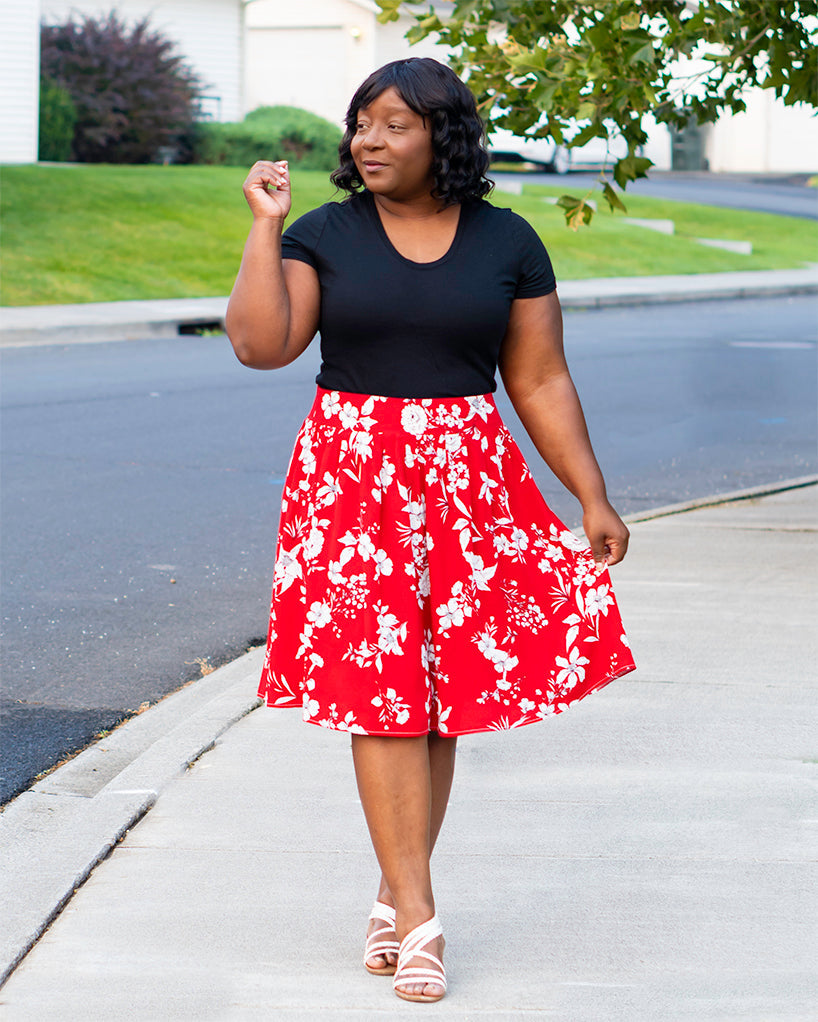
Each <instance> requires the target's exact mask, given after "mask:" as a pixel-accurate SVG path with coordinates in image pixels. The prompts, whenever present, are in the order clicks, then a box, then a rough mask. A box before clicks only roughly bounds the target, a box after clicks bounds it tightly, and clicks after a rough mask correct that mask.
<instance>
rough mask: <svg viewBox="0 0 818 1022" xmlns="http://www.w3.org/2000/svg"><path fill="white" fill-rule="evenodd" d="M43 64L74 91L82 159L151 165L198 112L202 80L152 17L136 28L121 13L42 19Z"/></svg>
mask: <svg viewBox="0 0 818 1022" xmlns="http://www.w3.org/2000/svg"><path fill="white" fill-rule="evenodd" d="M41 68H42V73H43V75H45V76H47V77H49V78H51V79H53V80H54V81H55V82H56V83H57V84H58V85H59V86H61V87H62V88H64V89H66V90H67V91H68V92H69V93H70V95H71V98H72V100H73V102H74V105H75V107H76V111H77V121H76V126H75V130H74V138H73V151H74V156H75V158H76V159H78V160H81V161H85V162H88V163H148V162H150V161H151V160H154V159H156V158H157V156H158V153H159V150H160V148H162V147H175V146H176V143H177V140H178V138H179V137H180V136H181V135H183V134H184V132H185V131H189V129H190V125H191V124H192V122H193V120H194V118H195V114H196V101H197V96H198V89H199V83H198V79H197V78H196V76H195V75H194V74H193V72H192V71H191V70H190V68H189V67H188V66H187V65H186V64H185V63H184V61H183V59H182V57H181V56H179V55H177V54H176V53H175V52H174V44H173V43H172V42H170V41H169V40H168V39H165V38H164V36H162V35H161V34H160V33H158V32H154V31H153V30H152V29H151V28H150V26H149V23H148V19H147V18H145V19H144V20H142V21H139V22H137V23H136V24H134V25H133V27H132V28H128V26H127V25H126V23H125V22H124V21H122V20H120V18H119V17H118V16H117V14H116V13H115V12H112V13H111V14H109V15H107V16H103V17H100V18H99V19H94V18H91V17H82V18H79V19H78V20H76V21H75V20H73V19H71V20H69V21H67V22H65V23H64V24H61V25H43V26H42V27H41Z"/></svg>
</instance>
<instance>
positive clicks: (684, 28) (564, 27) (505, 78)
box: [378, 0, 818, 230]
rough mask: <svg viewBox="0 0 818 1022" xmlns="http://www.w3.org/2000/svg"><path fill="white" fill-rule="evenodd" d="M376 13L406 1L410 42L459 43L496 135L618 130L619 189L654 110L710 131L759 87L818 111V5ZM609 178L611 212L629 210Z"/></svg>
mask: <svg viewBox="0 0 818 1022" xmlns="http://www.w3.org/2000/svg"><path fill="white" fill-rule="evenodd" d="M378 5H379V6H380V8H381V13H380V14H379V15H378V17H379V20H380V21H382V22H387V21H391V20H396V19H397V18H398V12H399V9H400V8H401V7H403V8H404V9H406V10H408V11H410V12H411V13H412V14H413V16H414V19H415V24H414V25H413V26H412V27H411V28H410V29H409V31H408V32H407V39H408V40H409V41H410V42H411V43H414V42H417V41H418V40H420V39H424V38H426V37H427V36H431V35H437V36H438V37H439V41H440V42H441V43H443V44H445V45H447V46H449V47H451V48H452V56H451V58H450V63H451V65H452V67H453V68H454V69H455V71H457V72H458V74H461V75H463V76H464V77H465V78H466V81H467V83H468V85H469V87H470V88H471V89H472V91H473V92H474V94H475V97H476V99H477V102H478V107H479V109H480V110H481V112H482V114H483V116H484V117H485V118H486V119H487V120H488V121H489V123H490V126H491V127H501V128H508V129H510V130H511V131H513V132H514V133H515V134H517V135H525V136H528V137H531V138H546V137H550V138H553V139H554V141H555V142H557V143H558V144H560V145H565V146H567V147H569V148H571V147H574V146H581V145H584V144H585V143H587V142H588V141H590V140H591V139H593V138H603V139H610V138H612V137H614V136H615V135H619V136H621V137H622V139H624V141H625V142H626V143H627V155H626V156H624V157H623V158H621V159H619V160H617V161H616V162H615V164H614V166H613V170H612V174H613V179H614V182H615V183H616V185H618V186H619V188H621V189H623V190H624V189H625V188H626V187H627V184H628V182H629V181H633V180H636V179H637V178H640V177H645V176H646V174H647V172H648V169H649V168H650V167H651V166H652V163H651V161H650V160H648V159H647V158H645V157H642V156H640V155H639V154H638V151H639V147H640V146H641V145H643V144H644V143H645V141H646V140H647V135H646V133H645V130H644V127H643V120H644V118H645V117H646V115H648V114H651V115H652V116H653V117H654V118H655V120H656V121H657V122H658V123H660V124H667V125H669V126H674V127H678V128H681V127H683V126H684V125H685V124H686V123H687V122H688V121H689V120H691V119H695V120H696V121H698V122H699V123H709V122H712V121H715V120H716V119H717V118H718V116H719V115H720V114H721V113H722V112H723V111H726V110H729V111H732V112H739V111H742V110H744V109H745V103H744V100H743V98H742V94H743V93H744V92H745V90H746V89H747V88H749V87H751V86H759V87H761V88H764V89H771V90H773V92H774V93H775V95H776V96H779V97H781V98H782V99H783V100H784V102H785V103H786V104H794V103H801V102H804V103H809V104H811V105H812V106H818V90H817V87H816V82H818V49H816V43H818V31H817V27H818V0H596V2H593V0H454V3H453V4H451V5H447V6H450V8H451V9H450V11H449V13H448V14H444V13H443V12H442V10H441V9H435V6H434V5H433V6H430V5H429V4H428V3H420V2H403V0H378ZM418 7H423V8H424V10H423V11H420V12H418V11H414V10H412V9H413V8H418ZM438 8H439V5H438ZM679 62H681V64H680V63H679ZM600 179H601V185H602V190H603V194H604V197H605V199H606V200H607V202H608V205H609V206H610V207H611V210H615V209H622V210H624V208H625V207H624V204H623V203H622V200H621V198H620V195H619V193H618V191H617V189H616V188H615V187H614V186H613V184H612V183H611V182H610V181H609V180H608V177H607V174H606V173H605V172H604V171H603V173H602V175H601V176H600ZM560 205H562V206H563V208H564V209H565V215H566V220H567V222H568V224H569V226H571V227H573V228H574V229H575V230H576V229H577V227H578V226H579V225H580V224H581V223H590V220H591V217H592V215H593V210H592V207H591V206H590V205H589V204H588V202H587V196H586V198H585V199H574V198H572V197H571V196H563V197H562V199H560Z"/></svg>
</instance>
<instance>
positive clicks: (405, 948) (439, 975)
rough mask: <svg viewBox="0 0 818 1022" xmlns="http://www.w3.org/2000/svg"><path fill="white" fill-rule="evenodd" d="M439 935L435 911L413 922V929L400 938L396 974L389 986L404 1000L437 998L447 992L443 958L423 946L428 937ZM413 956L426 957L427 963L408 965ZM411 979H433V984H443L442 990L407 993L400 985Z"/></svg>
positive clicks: (432, 999)
mask: <svg viewBox="0 0 818 1022" xmlns="http://www.w3.org/2000/svg"><path fill="white" fill-rule="evenodd" d="M442 936H443V928H442V927H441V925H440V920H439V919H438V918H437V916H436V915H435V916H432V918H431V919H427V920H426V922H425V923H421V924H420V926H416V927H415V928H414V930H410V931H409V932H408V933H407V934H406V936H405V937H404V938H403V940H402V941H401V942H400V950H399V951H398V968H397V971H396V972H395V978H394V979H393V980H392V989H393V990H394V991H395V993H396V994H397V995H398V997H402V998H403V999H404V1001H439V1000H441V998H442V997H443V996H444V994H445V993H446V970H445V969H444V968H443V962H441V960H440V959H439V958H437V957H436V956H435V955H433V954H432V953H431V952H430V951H423V950H422V948H423V947H424V946H425V945H426V944H428V943H429V941H431V940H434V939H435V938H436V937H442ZM413 958H425V959H426V961H427V962H429V965H428V966H426V967H425V968H423V967H421V966H414V965H413V966H411V967H410V966H409V964H408V963H409V962H410V961H411V960H412V959H413ZM410 983H411V984H415V983H418V984H420V983H422V984H424V986H425V985H427V984H431V983H433V984H434V985H435V986H439V987H442V988H443V993H442V994H436V995H434V996H431V995H429V994H407V993H405V992H404V991H402V990H400V989H399V987H401V986H406V985H408V984H410Z"/></svg>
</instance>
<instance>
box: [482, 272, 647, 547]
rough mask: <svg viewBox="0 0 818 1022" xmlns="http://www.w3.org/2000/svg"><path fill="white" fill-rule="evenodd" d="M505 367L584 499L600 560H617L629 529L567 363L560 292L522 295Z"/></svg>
mask: <svg viewBox="0 0 818 1022" xmlns="http://www.w3.org/2000/svg"><path fill="white" fill-rule="evenodd" d="M499 368H500V375H501V376H502V379H503V383H504V384H505V388H506V392H507V393H508V396H509V398H510V399H511V403H512V404H513V405H514V410H515V411H516V412H517V415H518V416H519V417H520V421H521V422H522V424H523V426H525V428H526V431H527V432H528V435H529V436H530V437H531V439H532V441H533V442H534V446H535V447H536V448H537V450H538V451H539V453H540V455H541V456H542V457H543V459H544V460H545V462H546V464H547V465H548V467H549V468H550V469H551V471H552V472H553V473H554V475H555V476H557V478H558V479H559V480H560V482H561V483H562V484H563V485H564V486H566V487H567V488H568V489H569V490H570V491H571V493H573V494H574V496H575V497H576V498H577V500H579V502H580V504H582V526H583V528H584V530H585V535H586V537H587V538H588V542H589V543H590V544H591V550H592V551H593V555H594V560H595V561H596V562H597V563H598V564H602V563H605V564H608V565H612V564H616V563H617V562H618V561H621V560H622V558H623V557H624V556H625V552H626V551H627V549H628V535H629V533H628V529H627V527H626V525H625V523H624V522H623V521H622V519H621V518H620V517H619V515H618V514H617V513H616V511H614V509H613V507H611V505H610V503H609V501H608V496H607V493H606V492H605V480H604V479H603V478H602V472H601V471H600V468H599V465H598V464H597V460H596V457H595V456H594V452H593V448H592V447H591V440H590V438H589V436H588V427H587V426H586V424H585V416H584V415H583V414H582V406H581V405H580V402H579V397H578V396H577V392H576V388H575V387H574V381H573V380H572V379H571V374H570V373H569V371H568V365H567V363H566V361H565V353H564V350H563V344H562V311H561V310H560V303H559V299H558V298H557V295H556V292H553V293H552V294H550V295H544V296H543V297H541V298H517V299H515V300H514V302H513V304H512V306H511V316H510V318H509V323H508V330H507V331H506V336H505V338H504V339H503V343H502V346H501V348H500V359H499Z"/></svg>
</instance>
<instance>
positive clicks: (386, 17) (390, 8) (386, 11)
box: [377, 0, 402, 25]
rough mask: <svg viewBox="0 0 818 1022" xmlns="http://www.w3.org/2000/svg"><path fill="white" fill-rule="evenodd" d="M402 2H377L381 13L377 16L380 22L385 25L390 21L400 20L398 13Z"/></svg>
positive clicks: (386, 0) (378, 0)
mask: <svg viewBox="0 0 818 1022" xmlns="http://www.w3.org/2000/svg"><path fill="white" fill-rule="evenodd" d="M401 2H402V0H377V4H378V7H380V9H381V13H380V14H379V15H378V16H377V18H378V21H379V22H380V23H381V24H382V25H385V24H386V23H387V22H388V21H397V20H398V11H399V9H400V5H401Z"/></svg>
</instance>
